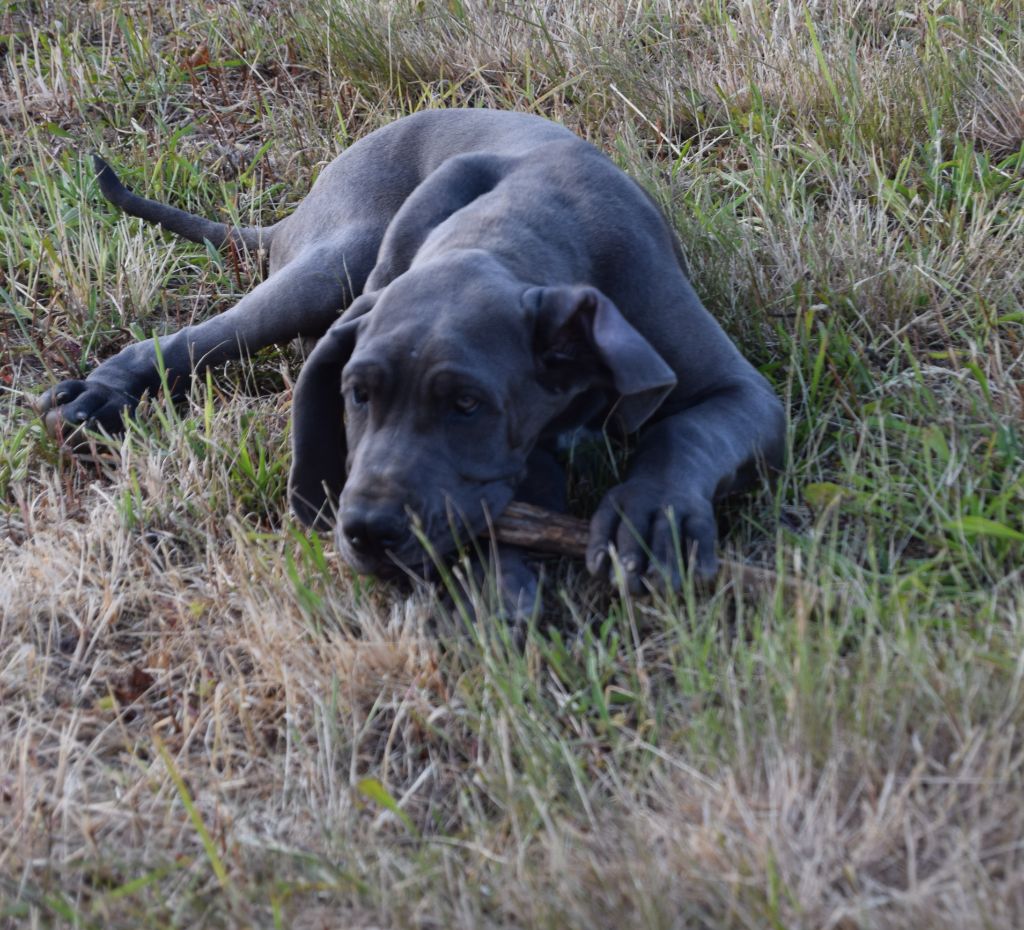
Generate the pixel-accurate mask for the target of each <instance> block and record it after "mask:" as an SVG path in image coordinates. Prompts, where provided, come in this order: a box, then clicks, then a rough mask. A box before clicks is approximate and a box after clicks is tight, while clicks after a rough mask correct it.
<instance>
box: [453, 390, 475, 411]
mask: <svg viewBox="0 0 1024 930" xmlns="http://www.w3.org/2000/svg"><path fill="white" fill-rule="evenodd" d="M453 405H454V407H455V409H456V410H457V411H458V412H459V413H461V414H462V415H463V416H464V417H471V416H473V414H474V413H476V412H477V410H478V409H479V408H480V401H478V400H477V399H476V398H475V397H474V396H473V395H472V394H459V396H458V397H456V398H455V400H454V402H453Z"/></svg>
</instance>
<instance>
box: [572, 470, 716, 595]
mask: <svg viewBox="0 0 1024 930" xmlns="http://www.w3.org/2000/svg"><path fill="white" fill-rule="evenodd" d="M717 535H718V531H717V527H716V525H715V514H714V510H713V508H712V505H711V501H710V500H709V499H708V498H706V497H704V496H703V495H701V494H699V493H693V492H690V493H688V492H686V491H685V490H680V489H673V488H671V487H670V486H667V485H662V484H658V483H655V482H652V481H647V480H642V479H632V480H629V481H626V482H625V483H624V484H620V485H618V486H617V487H614V488H612V489H611V490H610V491H609V492H608V493H607V494H606V495H605V497H604V500H603V501H601V504H600V506H599V507H598V508H597V511H596V513H595V514H594V516H593V518H592V519H591V521H590V539H589V541H588V544H587V568H588V569H589V570H590V572H591V574H594V575H598V574H601V575H604V574H607V575H608V576H609V578H610V579H611V580H614V571H615V567H614V565H613V564H612V561H611V558H610V547H614V548H615V550H616V552H617V553H618V557H619V562H620V563H621V565H622V569H623V571H624V572H625V575H626V584H627V586H628V588H629V590H630V591H631V592H632V593H634V594H639V593H640V592H641V591H643V588H644V580H645V579H646V580H647V581H648V583H650V584H652V585H654V586H656V587H662V586H667V587H670V588H672V589H673V590H675V589H677V588H678V587H679V585H680V582H681V580H682V570H683V566H682V564H681V563H683V562H685V563H686V564H687V565H688V566H689V570H690V571H691V572H693V573H694V574H695V575H696V576H697V577H698V578H700V579H702V580H705V581H707V580H710V579H712V578H714V576H715V574H716V573H717V571H718V557H717V556H716V555H715V541H716V538H717ZM680 556H682V558H681V559H680Z"/></svg>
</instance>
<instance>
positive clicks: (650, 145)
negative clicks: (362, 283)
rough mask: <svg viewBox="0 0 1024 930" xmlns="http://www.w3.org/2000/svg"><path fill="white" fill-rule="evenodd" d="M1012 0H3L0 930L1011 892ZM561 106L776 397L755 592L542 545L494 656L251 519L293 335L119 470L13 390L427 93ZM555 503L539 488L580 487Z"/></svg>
mask: <svg viewBox="0 0 1024 930" xmlns="http://www.w3.org/2000/svg"><path fill="white" fill-rule="evenodd" d="M1022 23H1024V3H1022V2H1021V0H1007V2H997V0H977V2H973V3H964V2H954V0H929V2H925V0H917V2H915V0H871V2H863V0H815V2H808V3H801V2H796V0H779V2H769V0H736V2H724V0H693V2H690V3H680V2H673V0H590V2H582V0H555V2H551V3H533V2H526V0H523V2H508V3H504V2H484V0H464V2H460V0H448V2H439V0H419V2H413V0H386V2H385V0H381V2H371V0H282V2H272V0H264V2H254V0H252V2H250V0H234V2H217V0H161V2H158V3H157V2H150V0H75V2H73V3H69V2H68V0H60V2H56V0H0V33H2V36H0V39H2V41H0V160H2V161H0V165H2V168H0V171H2V184H0V407H2V411H3V413H2V416H0V926H2V927H8V926H9V927H21V926H32V927H48V926H76V927H97V928H99V927H126V928H127V927H131V928H150V927H154V928H155V927H167V926H174V927H196V926H211V927H218V926H225V927H241V926H254V927H289V928H320V927H324V928H327V927H347V928H356V930H370V928H384V927H388V928H390V927H407V928H421V930H433V928H437V930H441V928H448V927H461V928H478V927H545V928H562V927H580V928H616V930H619V928H631V927H645V928H646V927H651V928H670V927H672V928H698V927H701V928H748V930H762V928H775V930H796V928H808V930H819V928H834V930H855V928H883V927H888V928H900V930H902V928H907V927H922V928H943V927H948V928H958V930H968V928H979V930H980V928H1007V930H1010V928H1019V927H1021V926H1024V681H1022V679H1024V387H1022V385H1024V311H1022V297H1024V148H1022V146H1024V25H1022ZM455 105H469V106H476V105H486V106H495V107H509V108H515V109H521V110H527V111H531V112H535V113H540V114H543V115H547V116H550V117H552V118H554V119H557V120H559V121H561V122H563V123H565V124H566V125H568V126H569V127H571V128H572V129H574V130H575V131H577V132H579V133H580V134H581V135H583V136H585V137H586V138H588V139H590V140H592V141H593V142H594V143H595V144H597V145H598V146H600V147H601V148H602V149H604V150H605V151H606V152H608V153H609V154H610V155H611V156H612V157H613V158H614V159H615V160H616V161H617V162H618V163H619V164H620V165H621V166H622V167H623V168H625V169H626V170H627V171H629V172H631V173H632V174H633V175H634V176H635V177H637V178H638V179H640V180H641V182H642V183H643V184H645V186H647V187H648V189H649V190H650V191H651V193H652V194H653V195H654V196H655V197H656V198H657V199H658V200H659V201H660V202H661V203H662V204H663V205H664V207H665V209H666V211H667V212H668V214H669V215H670V217H671V219H672V221H673V222H674V224H675V225H676V227H677V229H678V230H679V233H680V236H681V239H682V242H683V245H684V249H685V251H686V253H687V257H688V260H689V263H690V266H691V269H692V273H693V278H694V281H695V284H696V287H697V290H698V292H699V293H700V294H701V295H702V296H703V297H704V299H705V301H706V303H707V305H708V307H709V308H710V309H711V310H712V311H713V312H714V313H715V314H716V315H717V316H718V317H719V319H721V320H722V321H723V324H724V325H725V326H726V328H727V329H728V331H729V332H730V334H731V335H732V336H733V337H734V338H735V340H736V341H737V342H738V344H739V345H740V346H741V347H742V349H743V350H744V352H745V353H746V354H747V355H748V357H750V358H751V359H752V360H753V361H754V362H755V363H756V364H757V365H758V366H759V367H760V369H761V370H762V371H763V372H764V373H765V374H766V375H767V377H768V378H769V379H770V380H771V381H772V382H773V383H774V384H775V386H776V387H777V389H778V391H779V393H780V395H782V396H783V397H784V398H785V400H786V403H787V407H788V410H789V414H790V431H789V461H788V465H787V467H786V469H785V471H784V473H783V474H782V475H781V478H780V480H779V482H778V484H777V486H775V487H773V488H770V489H769V488H765V489H762V490H760V491H759V492H757V493H754V494H751V495H749V496H747V497H745V498H743V499H741V500H738V501H735V502H731V503H730V504H729V505H728V507H727V508H725V510H724V512H723V519H722V527H721V529H722V546H723V551H724V552H725V553H726V554H730V555H731V556H733V557H734V558H737V559H742V560H745V561H748V562H750V563H752V564H757V565H761V566H766V567H768V568H770V569H771V570H772V571H773V572H774V578H775V580H774V582H772V583H770V584H768V585H766V586H762V587H761V589H759V590H750V589H748V588H744V587H743V586H742V585H739V584H737V583H732V582H730V581H729V579H728V578H726V579H724V580H723V582H722V584H720V585H719V586H718V587H717V588H716V589H715V590H714V591H712V592H708V591H695V590H693V589H687V590H684V591H683V592H682V594H680V595H679V596H678V597H671V598H657V597H656V598H639V599H633V598H630V597H628V596H625V595H624V594H623V593H621V592H616V591H611V590H607V589H606V587H604V586H602V585H600V584H597V583H595V582H593V581H591V580H590V579H588V578H587V577H585V575H584V574H583V572H582V570H581V568H580V567H579V566H578V565H574V564H570V563H564V564H562V563H557V562H548V563H547V565H546V566H545V574H546V582H545V590H546V602H545V608H544V610H543V612H542V614H541V615H540V616H538V617H537V618H536V620H535V622H534V623H532V624H531V626H530V628H529V629H528V631H527V632H526V635H525V643H522V644H517V643H513V642H510V637H509V635H508V631H507V630H506V629H505V628H504V626H503V624H502V623H501V622H500V621H498V620H496V619H495V618H494V616H493V599H492V598H491V597H490V595H489V594H488V592H487V591H486V590H483V591H479V592H476V593H475V594H474V595H473V596H472V598H471V599H470V603H469V604H468V606H466V605H464V606H463V608H460V609H456V608H453V607H452V606H450V605H451V602H450V600H448V599H446V598H445V597H444V596H443V592H442V593H437V592H431V591H426V590H424V591H418V592H416V593H415V594H414V595H413V596H411V597H406V596H404V595H402V594H400V593H398V592H396V591H395V590H393V589H389V588H387V587H386V586H382V585H380V584H376V583H374V582H373V581H372V580H369V579H365V578H358V577H354V576H352V575H351V574H350V573H349V572H348V571H347V570H346V569H345V568H344V567H343V566H342V565H341V564H339V561H338V559H337V556H336V554H335V552H334V550H333V547H332V546H331V545H330V542H329V540H328V539H326V538H323V539H320V538H317V537H315V536H309V535H307V534H306V533H304V532H303V531H302V530H301V529H300V527H299V526H298V525H297V524H296V523H295V521H294V520H293V519H292V518H291V517H290V516H289V515H288V513H287V505H286V501H285V497H284V491H285V480H286V475H287V470H288V467H289V460H290V450H289V440H288V437H289V411H290V403H291V393H290V392H291V386H292V384H293V381H294V378H295V376H296V372H297V370H298V357H297V355H296V354H295V353H294V352H293V351H292V350H290V349H288V350H282V351H280V352H274V353H266V354H264V355H262V356H260V357H259V358H257V359H256V360H255V361H254V363H252V364H247V365H235V366H233V367H231V368H229V369H228V370H227V371H226V372H224V373H218V374H217V375H215V376H213V377H211V378H207V379H206V380H205V382H204V383H200V384H197V385H196V388H195V390H194V391H193V393H192V396H191V399H190V403H189V406H188V407H187V408H185V409H175V408H174V407H173V406H171V405H169V404H168V403H166V402H164V401H163V400H162V399H160V398H157V399H155V400H154V401H153V402H151V403H150V404H149V405H148V408H147V409H146V410H144V411H143V413H142V415H141V416H140V419H139V422H138V424H137V425H135V426H133V427H132V428H131V430H130V432H129V434H128V435H127V436H126V437H125V438H124V440H123V442H121V443H120V445H119V446H118V447H117V448H116V455H115V457H114V458H115V461H113V462H102V463H98V464H89V463H88V462H83V461H81V460H71V459H67V458H62V457H61V456H60V455H59V454H58V450H57V449H56V448H55V446H54V444H53V443H52V442H51V441H49V440H48V439H47V438H46V436H45V434H44V432H43V430H42V428H41V424H40V423H39V422H38V421H37V420H36V419H35V418H34V417H33V415H32V413H31V412H30V411H29V409H28V407H27V402H28V400H29V398H30V397H31V396H32V395H33V394H34V393H37V392H39V391H40V390H41V389H43V388H44V387H45V386H47V385H48V384H50V383H52V382H53V381H55V380H58V379H62V378H65V377H69V376H79V374H81V373H84V372H87V371H88V370H89V369H90V368H91V367H92V366H94V365H95V364H96V362H97V361H99V360H101V359H103V358H105V357H108V356H109V355H110V354H112V353H113V352H115V351H116V350H117V349H119V348H120V347H121V346H123V345H125V344H127V343H128V342H129V341H132V340H134V339H137V338H141V337H144V336H147V335H150V334H152V332H153V331H154V330H164V329H167V328H172V327H174V328H176V327H178V326H180V325H183V324H184V323H186V322H188V321H190V320H195V319H200V318H202V317H205V316H207V315H209V314H213V313H216V312H218V311H220V310H223V309H224V308H226V307H228V306H230V305H231V303H232V302H233V301H234V300H236V299H237V298H238V296H239V295H240V294H242V293H244V292H245V291H246V290H248V289H249V288H250V287H252V285H253V283H254V282H255V281H257V280H258V279H259V277H260V275H261V273H262V271H261V269H260V268H259V267H258V266H257V265H256V264H255V263H253V264H246V263H244V262H240V261H239V260H237V259H234V258H232V257H231V256H230V255H227V254H218V253H216V252H214V251H211V250H209V249H205V248H203V247H202V246H195V245H190V244H188V243H182V242H180V241H173V240H172V239H171V238H170V237H167V236H165V235H163V234H162V233H160V232H159V231H156V230H153V229H151V228H146V227H144V226H142V225H141V224H140V223H139V222H138V221H135V220H131V219H126V218H125V217H123V216H119V215H118V214H117V213H116V212H115V211H114V210H113V209H112V208H110V207H109V206H108V205H107V204H106V203H105V202H104V201H103V200H102V198H101V197H100V195H99V193H98V191H97V189H96V185H95V183H94V182H93V180H92V175H91V169H90V165H89V160H88V156H89V153H90V152H92V151H94V150H99V151H102V152H104V153H105V155H106V156H107V157H108V158H109V159H110V160H111V162H112V163H114V164H115V165H116V166H118V168H119V169H120V170H121V171H122V174H123V177H124V178H125V180H126V181H127V182H128V183H129V184H131V185H132V186H134V187H135V189H137V190H140V191H144V192H146V193H147V194H149V195H150V196H154V197H158V198H161V199H164V200H167V201H171V202H173V203H175V204H176V205H178V206H181V207H184V208H187V209H190V210H194V211H197V212H200V213H203V214H207V215H209V216H211V217H220V218H229V219H232V220H239V221H243V222H273V221H274V220H275V219H277V218H280V217H281V216H284V215H285V214H287V213H288V212H289V210H290V209H292V208H293V206H294V205H295V203H296V202H297V201H298V200H299V199H300V198H301V197H302V196H303V194H304V193H305V191H306V190H307V189H308V188H309V185H310V183H311V181H312V180H313V179H314V177H315V176H316V174H317V172H318V171H319V169H320V168H322V167H323V165H324V164H326V163H327V162H328V161H329V160H330V159H331V158H332V157H333V155H334V154H335V153H337V152H338V151H339V150H340V149H341V148H343V147H344V146H346V145H348V144H349V143H350V142H352V141H353V140H354V139H356V138H358V137H360V136H362V135H364V134H365V133H367V132H369V131H370V130H372V129H373V128H375V127H377V126H380V125H382V124H383V123H385V122H387V121H389V120H391V119H394V118H395V117H397V116H399V115H402V114H404V113H408V112H410V111H413V110H416V109H420V108H424V107H442V106H455ZM600 490H601V488H600V487H594V486H593V483H592V482H590V481H588V479H587V478H586V476H579V475H578V476H576V477H575V478H574V479H573V499H574V506H575V507H576V508H577V511H578V512H580V513H586V512H587V511H588V509H589V508H590V507H592V506H593V504H594V500H595V494H596V493H598V492H600Z"/></svg>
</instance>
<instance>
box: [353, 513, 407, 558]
mask: <svg viewBox="0 0 1024 930" xmlns="http://www.w3.org/2000/svg"><path fill="white" fill-rule="evenodd" d="M341 531H342V532H343V533H344V534H345V539H346V540H347V541H348V544H349V545H350V546H351V547H352V548H353V549H354V550H355V551H356V552H358V553H359V554H360V555H364V556H383V555H384V554H385V553H386V552H387V551H388V550H394V549H397V548H398V547H399V546H400V545H401V544H402V543H403V542H404V541H405V537H406V535H407V533H408V531H409V525H408V521H407V520H406V518H405V516H404V514H398V513H395V512H394V511H390V510H387V509H382V508H372V509H371V508H367V507H358V506H352V507H347V508H345V510H343V511H342V514H341Z"/></svg>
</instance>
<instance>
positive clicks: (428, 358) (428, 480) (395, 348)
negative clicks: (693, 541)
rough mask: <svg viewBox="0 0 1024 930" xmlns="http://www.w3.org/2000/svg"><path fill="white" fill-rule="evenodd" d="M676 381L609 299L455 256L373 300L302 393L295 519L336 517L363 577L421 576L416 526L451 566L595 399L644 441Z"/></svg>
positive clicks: (300, 387) (337, 337)
mask: <svg viewBox="0 0 1024 930" xmlns="http://www.w3.org/2000/svg"><path fill="white" fill-rule="evenodd" d="M675 381H676V379H675V375H674V374H673V372H672V370H671V369H670V368H669V367H668V365H667V364H666V363H665V362H664V361H663V360H662V358H661V357H660V356H659V355H658V354H657V352H656V351H655V350H654V348H653V347H652V346H651V345H650V343H648V342H647V340H646V339H644V338H643V336H641V335H640V333H638V332H637V331H636V330H635V329H634V328H633V327H632V326H630V325H629V323H627V322H626V320H625V319H624V318H623V316H622V314H621V313H620V312H619V311H618V309H617V308H616V307H615V306H614V304H613V303H612V302H611V301H610V300H609V299H608V298H607V297H605V296H604V295H603V294H602V293H601V292H600V291H598V290H596V289H594V288H591V287H582V286H572V287H569V286H566V287H531V286H528V285H525V284H523V283H522V282H520V281H517V280H516V279H515V278H514V277H512V276H511V275H510V274H509V273H508V272H507V271H506V270H505V268H504V267H503V266H502V265H501V264H499V263H498V262H497V261H496V260H495V259H493V258H492V257H491V256H489V255H487V254H486V253H483V252H475V251H470V252H463V253H460V254H458V255H457V256H447V257H446V258H444V259H443V260H438V261H434V262H432V263H430V264H427V265H425V266H422V267H416V268H413V269H411V270H410V271H407V272H406V273H405V274H403V275H401V276H400V277H398V278H396V279H395V280H394V281H393V282H392V283H391V284H389V285H388V286H387V287H385V288H383V289H382V290H380V291H377V292H374V293H368V294H364V295H363V296H361V297H359V298H358V299H357V300H356V301H355V302H354V303H353V304H352V305H351V306H350V307H349V309H348V311H346V313H345V314H344V315H343V316H342V317H341V318H340V319H339V320H338V322H337V323H335V324H334V325H333V326H332V327H331V329H330V330H329V331H328V332H327V333H326V335H325V336H324V337H323V338H322V339H321V340H320V342H319V343H318V344H317V346H316V348H315V349H314V351H313V352H312V354H311V355H310V357H309V359H308V361H307V362H306V364H305V366H304V367H303V369H302V372H301V374H300V376H299V379H298V382H297V384H296V388H295V398H294V407H293V411H294V417H293V448H294V460H293V463H292V471H291V479H290V482H289V493H290V496H291V503H292V508H293V509H294V511H295V513H296V514H297V515H298V517H299V518H300V519H301V520H302V521H303V522H304V523H306V524H307V525H308V526H316V527H318V528H325V527H327V526H329V525H330V524H331V522H332V521H333V519H334V517H335V514H336V516H337V521H336V529H335V534H336V539H337V544H338V548H339V551H340V552H341V553H342V555H343V557H344V558H345V560H346V561H347V562H348V563H349V564H350V565H352V566H353V567H354V568H356V569H357V570H358V571H361V572H367V573H373V574H383V575H389V574H393V573H394V572H395V571H396V567H397V566H398V565H402V564H412V565H417V566H418V565H419V564H420V563H421V562H422V558H423V549H422V546H421V544H420V542H419V541H418V540H417V539H416V537H415V535H414V533H413V532H412V528H413V524H412V520H413V519H414V518H415V519H416V520H418V522H419V526H420V531H421V532H422V534H423V535H424V536H425V537H426V540H427V541H428V542H429V544H430V545H431V547H432V548H433V549H434V550H435V552H436V553H438V554H439V555H444V554H446V553H448V552H449V551H450V550H451V549H452V548H453V546H454V537H453V533H452V530H453V528H455V529H457V530H458V531H459V533H460V534H461V533H464V534H465V537H468V536H473V535H476V534H479V533H481V532H482V531H483V530H484V529H485V528H486V525H487V520H488V518H489V517H490V518H494V517H497V516H498V514H500V513H501V511H502V509H503V508H504V507H505V505H506V504H508V502H509V501H510V500H511V499H512V495H513V493H514V492H515V490H516V487H517V486H518V484H519V483H520V481H521V480H522V478H523V476H524V474H525V471H526V460H527V457H528V456H529V454H530V451H531V449H532V448H533V446H534V444H535V443H536V441H537V439H538V437H539V436H540V435H541V433H542V432H543V431H544V430H545V428H547V427H549V426H550V425H551V424H553V423H558V422H559V420H560V418H561V417H564V416H565V415H566V414H567V412H569V411H570V409H575V406H576V405H575V404H574V402H577V403H578V402H579V401H580V398H581V395H584V394H588V393H590V394H593V395H597V396H600V394H602V393H603V394H605V395H606V396H607V398H608V400H609V401H611V400H614V399H615V398H616V396H617V397H618V398H619V399H618V402H617V406H616V408H615V409H616V415H617V416H618V418H619V420H620V422H621V425H622V426H623V428H625V429H626V430H632V429H635V428H637V427H638V426H639V425H640V424H641V423H642V422H643V421H644V420H645V419H647V417H649V416H650V415H651V414H652V413H653V412H654V410H655V409H656V408H657V406H658V405H659V404H660V403H661V401H662V400H663V399H664V397H665V395H666V394H667V393H668V392H669V391H670V390H671V388H672V386H673V385H674V384H675ZM343 423H344V425H343ZM565 425H566V426H568V425H571V424H569V423H566V424H565ZM465 537H463V538H465Z"/></svg>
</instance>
